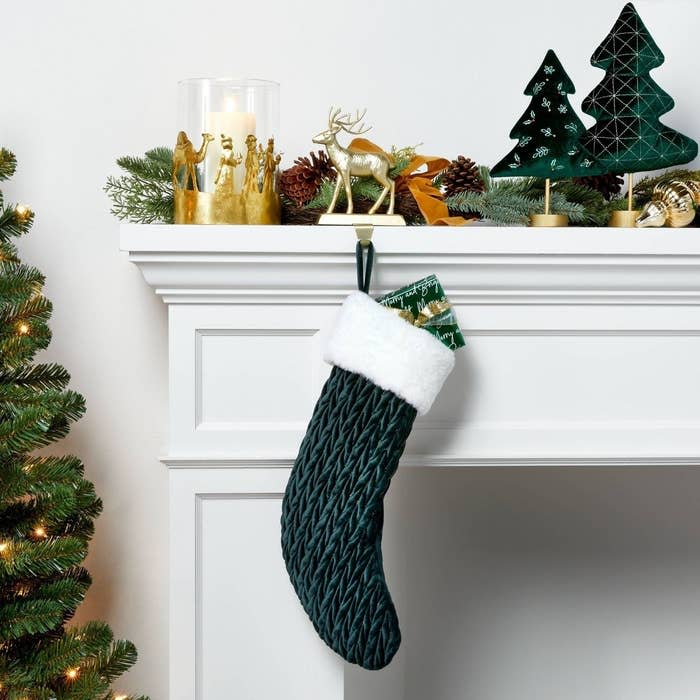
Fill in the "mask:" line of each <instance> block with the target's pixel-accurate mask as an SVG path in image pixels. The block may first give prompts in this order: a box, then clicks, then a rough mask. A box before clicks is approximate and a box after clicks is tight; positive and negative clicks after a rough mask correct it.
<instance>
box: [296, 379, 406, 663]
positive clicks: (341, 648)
mask: <svg viewBox="0 0 700 700" xmlns="http://www.w3.org/2000/svg"><path fill="white" fill-rule="evenodd" d="M415 417H416V410H415V408H413V406H411V405H410V404H408V403H406V402H405V401H404V400H403V399H400V398H399V397H398V396H396V395H395V394H393V393H391V392H389V391H385V390H383V389H381V388H380V387H378V386H376V385H375V384H373V383H372V382H370V381H369V380H367V379H365V378H364V377H362V376H360V375H358V374H354V373H351V372H348V371H346V370H343V369H340V368H339V367H334V368H333V370H332V371H331V375H330V377H329V379H328V381H327V382H326V384H325V386H324V387H323V391H322V392H321V397H320V398H319V400H318V403H317V404H316V408H315V410H314V413H313V416H312V418H311V422H310V423H309V427H308V430H307V433H306V437H305V438H304V440H303V441H302V444H301V447H300V450H299V455H298V457H297V459H296V461H295V463H294V468H293V469H292V474H291V476H290V479H289V483H288V485H287V490H286V493H285V496H284V501H283V504H282V552H283V555H284V560H285V563H286V566H287V571H288V572H289V576H290V579H291V581H292V584H293V586H294V589H295V590H296V593H297V595H298V596H299V600H300V601H301V604H302V605H303V607H304V609H305V610H306V612H307V614H308V615H309V617H310V618H311V621H312V623H313V625H314V627H315V628H316V631H317V632H318V634H319V635H320V637H321V638H322V639H323V640H324V641H325V642H326V644H328V646H330V647H331V648H332V649H333V650H334V651H336V652H337V653H338V654H340V655H341V656H342V657H343V658H344V659H345V660H346V661H349V662H351V663H355V664H359V665H360V666H362V667H363V668H366V669H371V670H373V669H379V668H383V667H384V666H386V665H387V664H388V663H389V662H390V661H391V659H392V658H393V656H394V654H395V653H396V651H397V650H398V648H399V645H400V643H401V632H400V630H399V621H398V617H397V615H396V609H395V608H394V603H393V601H392V599H391V595H390V593H389V590H388V588H387V585H386V581H385V579H384V567H383V562H382V550H381V540H382V525H383V521H384V506H383V499H384V495H385V494H386V492H387V489H388V488H389V483H390V481H391V477H392V476H393V475H394V472H395V471H396V468H397V466H398V463H399V458H400V457H401V454H402V453H403V450H404V447H405V444H406V438H407V437H408V435H409V433H410V431H411V427H412V426H413V421H414V420H415Z"/></svg>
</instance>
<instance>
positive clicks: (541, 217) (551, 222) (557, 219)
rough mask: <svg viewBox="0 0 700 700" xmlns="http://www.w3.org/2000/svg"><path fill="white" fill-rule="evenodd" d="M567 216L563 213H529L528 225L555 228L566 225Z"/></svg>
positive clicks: (567, 221)
mask: <svg viewBox="0 0 700 700" xmlns="http://www.w3.org/2000/svg"><path fill="white" fill-rule="evenodd" d="M568 225H569V217H568V216H566V215H565V214H531V215H530V226H540V227H547V228H556V227H560V226H568Z"/></svg>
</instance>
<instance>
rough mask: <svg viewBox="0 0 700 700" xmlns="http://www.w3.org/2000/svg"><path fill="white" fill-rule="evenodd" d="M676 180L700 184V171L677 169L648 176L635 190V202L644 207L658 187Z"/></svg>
mask: <svg viewBox="0 0 700 700" xmlns="http://www.w3.org/2000/svg"><path fill="white" fill-rule="evenodd" d="M674 180H680V181H681V182H683V181H687V180H695V181H696V182H700V170H689V169H687V168H676V169H674V170H667V171H666V172H664V173H661V174H660V175H653V176H652V175H648V176H647V177H643V178H642V179H641V180H640V181H639V182H638V183H637V184H636V185H635V186H634V188H633V192H634V197H635V200H636V201H637V203H638V206H644V205H645V204H646V203H647V202H648V201H649V200H650V199H651V196H652V193H653V191H654V188H655V187H657V186H658V185H667V184H668V183H669V182H673V181H674Z"/></svg>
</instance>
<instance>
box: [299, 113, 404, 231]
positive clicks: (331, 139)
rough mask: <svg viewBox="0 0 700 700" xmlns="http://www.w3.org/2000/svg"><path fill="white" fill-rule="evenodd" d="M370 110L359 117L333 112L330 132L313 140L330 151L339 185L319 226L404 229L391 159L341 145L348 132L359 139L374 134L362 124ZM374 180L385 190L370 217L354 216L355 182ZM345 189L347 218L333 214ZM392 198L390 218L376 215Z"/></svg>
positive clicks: (323, 132)
mask: <svg viewBox="0 0 700 700" xmlns="http://www.w3.org/2000/svg"><path fill="white" fill-rule="evenodd" d="M366 112H367V110H366V109H365V110H364V111H362V112H360V111H359V110H358V111H357V113H356V114H355V117H354V118H353V117H351V116H350V114H349V113H346V114H341V113H340V109H339V108H337V109H333V107H331V110H330V112H329V115H328V128H327V129H325V130H324V131H322V132H321V133H320V134H317V135H316V136H314V137H313V139H312V141H313V142H314V143H318V144H322V145H324V146H325V147H326V151H327V152H328V157H329V158H330V159H331V162H332V163H333V165H334V166H335V169H336V171H337V173H338V177H337V179H336V181H335V189H334V191H333V198H332V199H331V203H330V205H329V206H328V210H327V211H326V213H325V214H323V215H321V217H320V219H319V222H318V223H319V224H351V225H352V224H354V225H360V224H373V225H377V226H381V225H393V226H397V225H398V226H403V225H405V223H406V222H405V221H404V218H403V216H400V215H398V214H394V200H395V196H394V195H395V192H394V190H395V185H394V181H393V180H392V179H391V177H390V176H389V170H390V169H391V167H392V165H393V162H392V160H391V156H389V155H388V154H387V153H384V152H375V151H368V150H361V149H360V148H353V147H352V144H351V145H350V146H349V147H343V146H341V145H340V144H339V143H338V139H337V138H336V136H337V134H338V133H339V132H341V131H344V132H345V133H347V134H352V135H359V134H364V133H366V132H367V131H369V130H370V128H371V127H365V125H364V123H363V122H362V120H363V119H364V116H365V114H366ZM369 176H372V177H373V178H374V179H375V180H376V181H377V182H378V183H379V184H380V185H381V186H382V187H383V188H384V189H383V190H382V192H381V194H380V195H379V197H378V198H377V201H376V202H375V203H374V204H373V205H372V208H371V209H370V210H369V213H368V214H354V213H353V202H352V189H351V182H352V180H351V178H353V177H369ZM341 186H342V187H344V189H345V196H346V198H347V209H346V211H345V214H334V213H333V211H334V209H335V207H336V205H337V203H338V196H339V195H340V188H341ZM387 194H388V195H389V206H388V208H387V212H386V214H377V213H376V211H377V209H379V207H380V206H381V205H382V203H383V202H384V200H385V199H386V196H387Z"/></svg>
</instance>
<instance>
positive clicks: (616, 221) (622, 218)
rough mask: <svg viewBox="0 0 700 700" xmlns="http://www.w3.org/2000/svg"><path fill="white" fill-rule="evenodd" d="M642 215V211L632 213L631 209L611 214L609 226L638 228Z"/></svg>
mask: <svg viewBox="0 0 700 700" xmlns="http://www.w3.org/2000/svg"><path fill="white" fill-rule="evenodd" d="M640 214H641V212H640V211H636V210H632V211H630V210H629V209H623V210H621V211H614V212H613V213H612V214H610V219H609V221H608V226H612V227H613V228H637V217H638V216H639V215H640Z"/></svg>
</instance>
